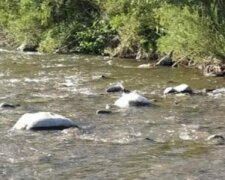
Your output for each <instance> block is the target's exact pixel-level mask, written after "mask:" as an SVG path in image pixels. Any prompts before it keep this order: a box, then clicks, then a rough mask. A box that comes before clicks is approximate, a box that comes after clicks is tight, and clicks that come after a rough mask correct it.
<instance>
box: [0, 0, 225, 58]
mask: <svg viewBox="0 0 225 180" xmlns="http://www.w3.org/2000/svg"><path fill="white" fill-rule="evenodd" d="M0 28H3V29H4V30H5V31H7V32H8V33H9V34H11V35H13V36H14V37H15V39H16V40H17V42H18V43H23V42H25V43H28V44H34V45H39V50H40V51H43V52H53V51H55V50H58V51H59V52H80V53H96V54H101V53H104V50H105V49H108V48H111V50H112V51H113V52H114V55H118V56H122V57H131V56H132V57H137V55H138V54H139V55H140V54H141V56H140V57H141V58H148V57H149V56H150V55H151V54H154V53H159V54H162V53H166V52H168V51H170V50H174V51H175V55H177V56H191V57H192V58H196V59H203V58H202V57H206V56H216V57H218V58H220V59H225V31H224V29H225V1H224V0H198V1H196V0H162V1H158V0H20V1H17V0H10V1H9V0H1V3H0Z"/></svg>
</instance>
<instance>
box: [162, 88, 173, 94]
mask: <svg viewBox="0 0 225 180" xmlns="http://www.w3.org/2000/svg"><path fill="white" fill-rule="evenodd" d="M170 93H176V91H175V90H174V88H173V87H168V88H166V89H165V90H164V91H163V94H170Z"/></svg>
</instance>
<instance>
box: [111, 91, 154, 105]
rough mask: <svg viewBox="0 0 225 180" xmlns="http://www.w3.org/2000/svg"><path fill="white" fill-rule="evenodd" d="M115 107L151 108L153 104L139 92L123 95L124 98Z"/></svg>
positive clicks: (117, 101)
mask: <svg viewBox="0 0 225 180" xmlns="http://www.w3.org/2000/svg"><path fill="white" fill-rule="evenodd" d="M114 105H115V106H118V107H120V108H126V107H129V106H149V105H151V102H150V101H149V100H148V99H147V98H146V97H144V96H142V95H140V94H138V93H137V92H131V93H123V94H122V96H121V97H120V98H119V99H118V100H116V102H115V103H114Z"/></svg>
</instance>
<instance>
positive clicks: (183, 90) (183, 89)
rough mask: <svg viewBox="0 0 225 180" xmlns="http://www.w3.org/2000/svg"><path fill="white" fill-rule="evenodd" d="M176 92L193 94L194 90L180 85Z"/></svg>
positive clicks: (175, 88)
mask: <svg viewBox="0 0 225 180" xmlns="http://www.w3.org/2000/svg"><path fill="white" fill-rule="evenodd" d="M174 90H175V91H177V92H178V93H183V92H189V93H191V92H192V89H191V88H190V87H189V86H188V85H187V84H180V85H179V86H175V87H174Z"/></svg>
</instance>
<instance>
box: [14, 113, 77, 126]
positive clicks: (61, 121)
mask: <svg viewBox="0 0 225 180" xmlns="http://www.w3.org/2000/svg"><path fill="white" fill-rule="evenodd" d="M69 127H77V125H76V123H75V122H74V121H72V120H70V119H68V118H66V117H64V116H61V115H58V114H55V113H51V112H38V113H26V114H24V115H23V116H21V118H20V119H19V120H18V121H17V122H16V124H15V125H14V126H13V128H12V129H13V130H38V129H40V130H41V129H46V130H48V129H64V128H69Z"/></svg>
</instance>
